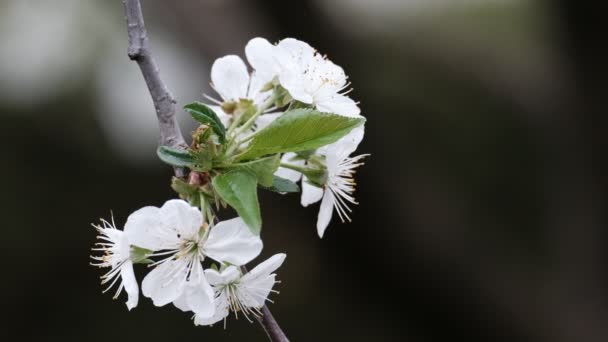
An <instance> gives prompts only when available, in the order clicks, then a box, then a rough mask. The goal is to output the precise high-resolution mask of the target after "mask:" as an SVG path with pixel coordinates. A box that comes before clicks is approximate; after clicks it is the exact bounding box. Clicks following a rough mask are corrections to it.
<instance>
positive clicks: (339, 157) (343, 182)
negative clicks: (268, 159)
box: [275, 126, 368, 238]
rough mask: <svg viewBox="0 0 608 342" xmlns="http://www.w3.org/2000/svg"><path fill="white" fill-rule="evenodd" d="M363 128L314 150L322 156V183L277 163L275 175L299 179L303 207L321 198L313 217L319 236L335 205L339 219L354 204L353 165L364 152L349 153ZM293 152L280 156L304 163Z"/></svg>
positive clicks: (296, 163)
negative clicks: (314, 217)
mask: <svg viewBox="0 0 608 342" xmlns="http://www.w3.org/2000/svg"><path fill="white" fill-rule="evenodd" d="M364 130H365V128H364V127H363V126H359V127H357V128H354V129H353V130H352V131H351V132H350V133H349V134H347V135H346V136H344V137H343V138H341V139H340V140H338V141H337V142H335V143H333V144H330V145H327V146H324V147H322V148H320V149H318V150H317V151H316V156H319V157H322V158H324V160H325V163H324V164H325V169H326V177H324V178H325V182H324V184H322V187H319V186H318V185H317V184H313V182H311V181H310V180H309V179H308V178H307V177H306V176H305V175H302V173H300V172H298V171H296V170H292V169H289V168H286V167H280V168H279V169H278V170H277V172H276V173H275V175H277V176H279V177H283V178H286V179H289V180H291V181H292V182H297V181H298V180H300V179H302V196H301V204H302V206H304V207H307V206H309V205H310V204H313V203H316V202H318V201H321V208H320V210H319V216H318V218H317V233H318V234H319V237H321V238H322V237H323V234H324V233H325V229H326V228H327V225H328V224H329V221H331V218H332V216H333V209H334V208H335V210H336V212H337V213H338V216H339V217H340V220H342V222H345V221H350V216H349V213H350V212H351V211H352V210H351V208H350V204H357V202H356V201H355V198H354V197H353V193H354V192H355V181H354V179H353V176H354V174H355V169H356V168H357V167H359V166H361V165H363V163H361V159H363V158H365V157H367V156H368V154H362V155H358V156H355V157H350V155H351V154H352V153H353V152H354V151H355V150H356V149H357V147H358V146H359V143H360V142H361V140H362V139H363V135H364ZM295 156H296V154H295V153H285V154H284V155H283V157H282V159H281V161H282V162H283V163H287V164H290V165H293V166H296V167H306V166H307V165H306V162H305V161H304V160H301V159H298V158H294V157H295Z"/></svg>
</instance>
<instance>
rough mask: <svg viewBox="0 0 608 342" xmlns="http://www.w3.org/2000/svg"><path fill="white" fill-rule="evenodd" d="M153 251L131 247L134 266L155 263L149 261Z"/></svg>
mask: <svg viewBox="0 0 608 342" xmlns="http://www.w3.org/2000/svg"><path fill="white" fill-rule="evenodd" d="M152 253H154V252H153V251H151V250H149V249H145V248H141V247H137V246H131V261H132V262H133V263H134V264H150V263H152V262H153V261H152V260H150V259H148V258H149V257H150V255H152Z"/></svg>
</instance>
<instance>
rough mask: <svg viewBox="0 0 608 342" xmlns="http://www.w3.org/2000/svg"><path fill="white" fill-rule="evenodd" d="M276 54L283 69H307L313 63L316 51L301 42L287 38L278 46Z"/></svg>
mask: <svg viewBox="0 0 608 342" xmlns="http://www.w3.org/2000/svg"><path fill="white" fill-rule="evenodd" d="M276 54H277V60H278V61H279V62H280V63H281V64H283V65H282V66H283V67H294V66H295V67H302V66H303V67H306V66H308V64H309V63H310V62H311V61H312V59H313V57H314V54H315V49H313V48H312V47H311V46H310V45H308V43H306V42H303V41H301V40H297V39H294V38H285V39H283V40H281V41H280V42H279V43H278V44H277V51H276Z"/></svg>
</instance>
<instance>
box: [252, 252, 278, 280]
mask: <svg viewBox="0 0 608 342" xmlns="http://www.w3.org/2000/svg"><path fill="white" fill-rule="evenodd" d="M286 257H287V254H285V253H279V254H275V255H273V256H271V257H270V258H268V259H266V260H265V261H264V262H262V263H260V264H259V265H257V266H256V267H254V268H253V269H252V270H251V271H249V272H247V273H246V274H245V275H244V276H243V277H242V278H241V282H248V281H253V280H256V279H258V278H264V277H268V276H270V274H272V272H274V271H276V270H277V269H278V268H279V267H281V265H283V262H284V261H285V258H286Z"/></svg>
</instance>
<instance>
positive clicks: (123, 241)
mask: <svg viewBox="0 0 608 342" xmlns="http://www.w3.org/2000/svg"><path fill="white" fill-rule="evenodd" d="M93 227H95V229H97V232H98V233H99V235H98V236H97V238H98V239H99V240H101V241H102V242H97V243H96V244H95V246H96V247H94V248H93V251H96V252H102V255H101V256H95V255H92V256H91V258H92V259H93V260H94V262H92V263H91V265H93V266H97V267H100V268H106V267H109V268H110V270H109V271H108V272H106V273H105V274H104V275H102V276H101V284H102V285H105V284H107V283H109V285H108V286H107V288H106V289H105V290H104V291H103V292H104V293H105V292H107V291H109V290H110V289H111V288H112V287H113V286H114V285H115V284H116V283H117V282H118V283H119V285H118V290H117V291H116V294H115V295H114V299H116V298H118V296H119V295H120V293H121V292H122V290H123V289H124V290H125V291H126V292H127V296H128V299H127V308H128V309H129V310H131V309H133V308H134V307H136V306H137V302H138V300H139V287H138V285H137V281H136V280H135V273H134V272H133V262H132V261H131V247H130V245H129V241H128V239H127V235H126V234H125V232H123V231H121V230H119V229H117V228H116V225H115V224H114V218H112V223H110V222H108V221H106V220H101V225H93Z"/></svg>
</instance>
